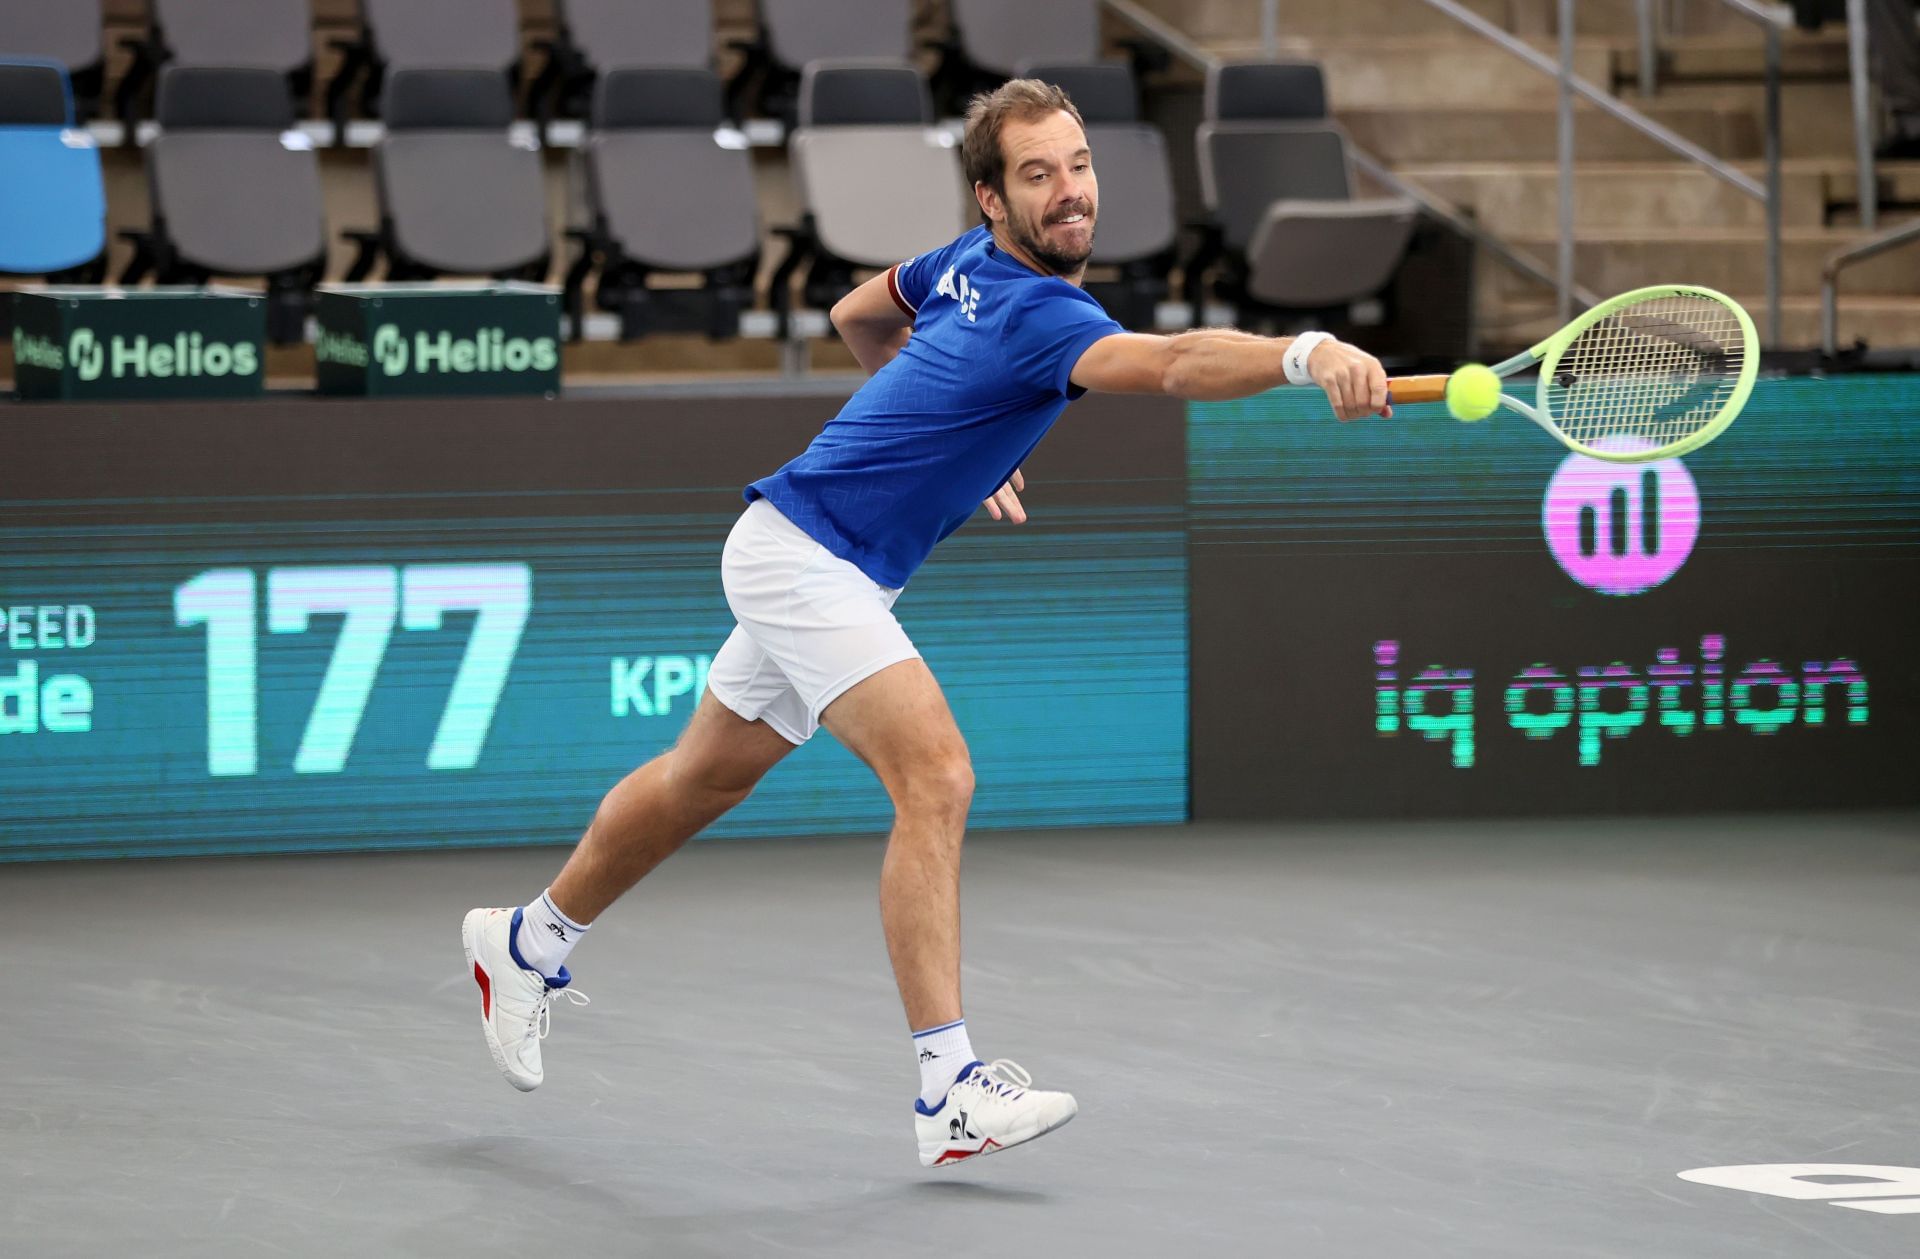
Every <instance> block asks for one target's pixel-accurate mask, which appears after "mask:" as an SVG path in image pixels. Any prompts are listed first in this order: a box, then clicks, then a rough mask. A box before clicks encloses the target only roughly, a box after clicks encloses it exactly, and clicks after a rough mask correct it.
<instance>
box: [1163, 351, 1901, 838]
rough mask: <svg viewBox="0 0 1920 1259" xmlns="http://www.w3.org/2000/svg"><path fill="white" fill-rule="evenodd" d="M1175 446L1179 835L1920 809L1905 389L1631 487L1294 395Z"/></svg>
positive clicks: (1429, 417) (1458, 435) (1572, 465)
mask: <svg viewBox="0 0 1920 1259" xmlns="http://www.w3.org/2000/svg"><path fill="white" fill-rule="evenodd" d="M1189 448H1190V458H1191V476H1192V487H1191V495H1192V500H1191V501H1192V514H1191V520H1190V526H1191V529H1192V535H1191V551H1190V554H1191V557H1192V575H1193V590H1192V598H1193V672H1192V686H1193V779H1194V816H1195V817H1196V818H1209V817H1258V816H1302V817H1314V816H1390V815H1391V816H1429V815H1439V816H1448V815H1452V816H1462V815H1478V814H1512V813H1535V814H1546V813H1575V812H1579V813H1586V812H1612V813H1621V814H1631V813H1660V812H1668V811H1687V810H1699V809H1715V810H1729V809H1731V810H1737V809H1747V808H1754V809H1758V808H1773V807H1794V806H1823V807H1824V806H1849V805H1860V806H1873V805H1912V804H1914V803H1917V802H1920V772H1916V769H1915V767H1916V765H1920V377H1912V376H1879V377H1874V376H1851V377H1836V378H1832V379H1770V380H1762V381H1761V382H1760V383H1759V386H1758V388H1757V389H1756V391H1755V394H1754V397H1753V400H1752V402H1751V403H1750V404H1749V405H1748V407H1747V409H1746V412H1745V413H1744V414H1743V415H1742V416H1741V418H1740V419H1739V420H1738V421H1737V422H1735V424H1734V425H1733V427H1732V428H1731V429H1730V430H1728V432H1727V433H1726V434H1725V435H1724V436H1722V437H1721V438H1720V439H1719V440H1717V441H1716V442H1714V443H1713V444H1712V445H1710V446H1708V447H1706V448H1704V449H1702V450H1700V451H1697V452H1695V453H1693V454H1690V455H1687V456H1686V457H1685V458H1684V459H1679V460H1670V461H1666V462H1662V463H1654V464H1648V465H1618V464H1606V463H1601V462H1598V461H1595V460H1591V459H1587V458H1584V457H1581V456H1575V455H1571V454H1569V453H1568V452H1567V451H1566V450H1565V449H1564V448H1562V447H1561V446H1560V445H1559V444H1558V443H1556V442H1554V441H1553V440H1552V439H1551V438H1550V437H1548V436H1547V435H1546V434H1544V433H1542V432H1540V431H1539V430H1538V429H1537V428H1535V427H1534V425H1533V424H1532V423H1530V422H1528V421H1527V420H1526V419H1524V418H1523V417H1520V416H1517V415H1512V414H1507V413H1496V415H1495V416H1494V417H1493V418H1491V419H1489V420H1487V421H1485V422H1482V423H1478V424H1460V423H1456V422H1455V421H1453V420H1451V419H1449V418H1447V416H1446V414H1445V413H1444V412H1443V411H1442V410H1441V409H1440V408H1438V407H1409V408H1405V409H1403V410H1402V411H1401V412H1400V413H1399V414H1397V415H1396V416H1395V417H1394V418H1393V419H1391V420H1379V419H1372V420H1367V421H1364V422H1359V423H1354V424H1344V425H1343V424H1340V423H1338V422H1336V421H1335V420H1334V419H1333V418H1332V416H1331V414H1330V413H1329V412H1328V410H1327V408H1326V404H1325V402H1324V400H1322V399H1321V398H1320V397H1319V396H1318V395H1316V394H1311V393H1309V392H1307V391H1305V390H1282V391H1279V392H1276V393H1272V394H1269V395H1267V396H1265V397H1263V398H1259V399H1254V400H1250V401H1247V402H1241V403H1223V404H1207V405H1200V406H1195V407H1193V408H1192V414H1191V424H1190V435H1189Z"/></svg>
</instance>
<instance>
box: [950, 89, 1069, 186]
mask: <svg viewBox="0 0 1920 1259" xmlns="http://www.w3.org/2000/svg"><path fill="white" fill-rule="evenodd" d="M1059 110H1065V111H1066V112H1067V113H1068V114H1071V115H1072V116H1073V120H1074V121H1075V122H1076V123H1079V124H1080V126H1081V127H1083V128H1084V127H1085V126H1086V125H1087V124H1086V121H1085V120H1084V119H1082V118H1081V117H1080V111H1079V110H1077V109H1075V108H1074V107H1073V102H1072V101H1071V100H1069V99H1068V98H1067V94H1066V93H1065V92H1063V91H1061V90H1060V89H1059V88H1057V87H1055V86H1054V85H1053V84H1051V83H1043V82H1041V81H1040V80H1039V79H1009V80H1008V81H1007V82H1005V83H1002V84H1001V85H1000V86H999V87H997V88H995V89H994V90H993V91H991V92H982V93H980V95H978V96H976V97H974V98H973V101H972V102H971V103H970V104H969V105H968V106H967V134H966V138H965V139H963V140H962V141H961V142H960V166H961V169H962V170H963V171H965V173H966V176H967V186H968V187H969V188H971V187H972V186H973V185H975V184H985V185H987V187H989V188H991V189H993V190H994V191H995V192H997V193H999V194H1000V195H1001V196H1005V195H1006V192H1007V188H1006V182H1005V181H1006V177H1007V158H1006V154H1004V153H1002V152H1001V151H1000V130H1001V128H1002V127H1004V126H1005V125H1006V123H1007V120H1008V119H1010V118H1011V119H1012V120H1014V121H1015V122H1034V121H1036V120H1038V119H1041V118H1045V117H1046V116H1047V115H1048V114H1051V113H1054V112H1056V111H1059Z"/></svg>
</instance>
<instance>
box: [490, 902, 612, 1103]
mask: <svg viewBox="0 0 1920 1259" xmlns="http://www.w3.org/2000/svg"><path fill="white" fill-rule="evenodd" d="M522 912H523V911H521V910H518V909H476V910H474V911H472V912H471V913H469V914H468V915H467V917H466V921H465V922H462V923H461V924H460V943H461V944H462V945H463V946H464V947H465V948H466V951H467V966H468V967H469V968H470V969H471V970H472V972H473V980H474V982H475V983H477V984H479V985H480V1027H481V1030H483V1031H484V1032H486V1034H487V1048H488V1049H489V1050H491V1051H492V1052H493V1065H494V1066H496V1067H499V1068H500V1071H501V1074H503V1075H505V1076H506V1077H507V1083H509V1084H511V1085H513V1087H515V1088H517V1089H519V1090H520V1091H521V1092H522V1093H531V1092H532V1091H533V1090H534V1089H537V1088H539V1087H540V1081H541V1080H542V1079H544V1078H545V1077H546V1072H545V1071H544V1070H543V1068H542V1067H541V1064H540V1042H541V1041H543V1040H545V1039H546V1038H547V1030H548V1021H549V1018H550V1010H549V1007H550V1006H551V1005H552V1003H553V997H554V994H555V993H558V994H559V995H561V996H563V997H565V998H566V999H567V1000H569V1001H571V1002H573V1004H575V1005H586V1004H587V1002H588V997H587V994H585V993H584V992H575V991H574V990H573V989H571V988H569V987H567V985H568V984H570V983H572V982H573V976H572V975H569V974H568V973H567V968H566V967H564V966H562V967H561V968H560V977H559V978H558V979H548V978H547V977H546V976H544V975H542V974H541V973H540V972H539V971H537V970H535V969H533V967H531V966H528V965H527V963H526V959H524V958H522V957H521V956H520V947H519V945H518V944H517V943H516V942H515V939H514V935H515V933H516V932H517V931H519V929H520V918H521V914H522Z"/></svg>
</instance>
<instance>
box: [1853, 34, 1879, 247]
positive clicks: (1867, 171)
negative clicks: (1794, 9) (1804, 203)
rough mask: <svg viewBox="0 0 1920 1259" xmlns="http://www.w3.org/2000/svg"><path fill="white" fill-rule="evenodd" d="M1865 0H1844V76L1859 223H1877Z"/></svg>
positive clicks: (1876, 190) (1871, 224)
mask: <svg viewBox="0 0 1920 1259" xmlns="http://www.w3.org/2000/svg"><path fill="white" fill-rule="evenodd" d="M1867 53H1868V48H1867V0H1847V79H1848V82H1849V85H1850V87H1851V95H1852V97H1853V164H1854V170H1855V177H1856V178H1857V179H1858V180H1859V181H1860V182H1859V196H1860V225H1861V226H1862V227H1864V228H1866V229H1867V230H1868V231H1872V230H1873V229H1874V228H1875V227H1877V226H1879V223H1880V185H1879V183H1878V182H1877V181H1876V179H1875V178H1874V171H1873V100H1872V97H1873V92H1872V88H1871V86H1870V83H1869V79H1868V75H1867Z"/></svg>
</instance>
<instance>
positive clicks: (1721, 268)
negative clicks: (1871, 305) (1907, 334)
mask: <svg viewBox="0 0 1920 1259" xmlns="http://www.w3.org/2000/svg"><path fill="white" fill-rule="evenodd" d="M1864 236H1865V233H1862V232H1860V231H1858V230H1846V229H1829V228H1805V227H1798V228H1788V229H1787V230H1785V231H1783V232H1782V233H1781V236H1780V287H1781V292H1782V293H1792V294H1799V295H1802V296H1808V295H1813V294H1817V293H1819V291H1820V272H1821V268H1822V266H1823V265H1824V264H1825V262H1826V260H1827V259H1828V258H1829V257H1830V256H1832V255H1833V254H1834V253H1836V252H1838V251H1839V250H1841V249H1844V248H1846V247H1847V246H1848V245H1852V244H1856V243H1858V242H1859V241H1860V240H1861V239H1863V237H1864ZM1506 240H1507V241H1508V243H1509V244H1511V245H1513V246H1515V247H1516V248H1519V249H1523V250H1525V251H1527V252H1529V253H1531V254H1532V255H1534V256H1535V257H1536V258H1540V259H1543V260H1545V259H1551V258H1553V257H1554V256H1555V251H1556V249H1557V248H1558V238H1557V237H1555V236H1554V235H1553V234H1552V232H1551V231H1550V230H1549V231H1546V232H1537V233H1528V234H1523V235H1512V236H1508V237H1506ZM1573 252H1574V270H1575V273H1576V274H1577V275H1578V276H1579V278H1580V282H1581V283H1582V284H1585V285H1586V286H1587V287H1588V288H1590V289H1592V290H1593V291H1594V292H1596V293H1599V294H1600V295H1602V296H1607V295H1609V294H1612V293H1619V292H1623V291H1625V290H1627V289H1633V288H1639V287H1640V286H1642V285H1646V284H1678V283H1692V284H1700V285H1705V286H1706V287H1707V288H1714V289H1719V290H1720V291H1721V292H1723V293H1734V292H1742V293H1745V292H1756V291H1760V290H1762V289H1763V288H1764V283H1763V281H1764V278H1765V275H1766V234H1765V233H1764V232H1761V231H1759V230H1757V229H1754V228H1705V229H1700V228H1676V227H1669V228H1666V229H1664V230H1663V231H1661V232H1659V233H1658V234H1657V235H1655V234H1652V233H1651V232H1650V230H1649V229H1648V228H1645V227H1624V228H1622V227H1612V228H1587V229H1585V230H1583V231H1581V232H1580V233H1579V239H1578V240H1576V241H1575V242H1574V251H1573ZM1482 280H1483V287H1484V288H1485V289H1486V290H1487V291H1488V293H1489V294H1490V295H1491V296H1493V297H1494V298H1495V299H1496V300H1501V301H1508V300H1515V299H1521V300H1524V299H1526V298H1529V297H1536V296H1538V295H1539V293H1540V287H1539V286H1538V285H1537V284H1535V283H1533V282H1531V281H1529V280H1527V279H1526V278H1525V277H1523V276H1519V275H1517V274H1515V273H1514V272H1512V271H1509V270H1508V269H1506V268H1505V267H1501V266H1498V265H1497V264H1495V263H1494V262H1492V261H1491V260H1488V261H1487V262H1486V264H1485V271H1484V273H1483V276H1482ZM1845 289H1846V291H1847V292H1849V293H1861V294H1864V293H1877V294H1882V295H1885V296H1889V297H1913V296H1915V295H1916V294H1920V249H1911V250H1896V251H1894V252H1891V253H1887V254H1883V255H1881V256H1880V257H1878V258H1875V259H1874V260H1873V261H1872V262H1871V263H1868V264H1864V265H1861V266H1858V267H1855V268H1854V269H1853V270H1851V271H1849V272H1848V273H1847V278H1846V284H1845Z"/></svg>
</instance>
